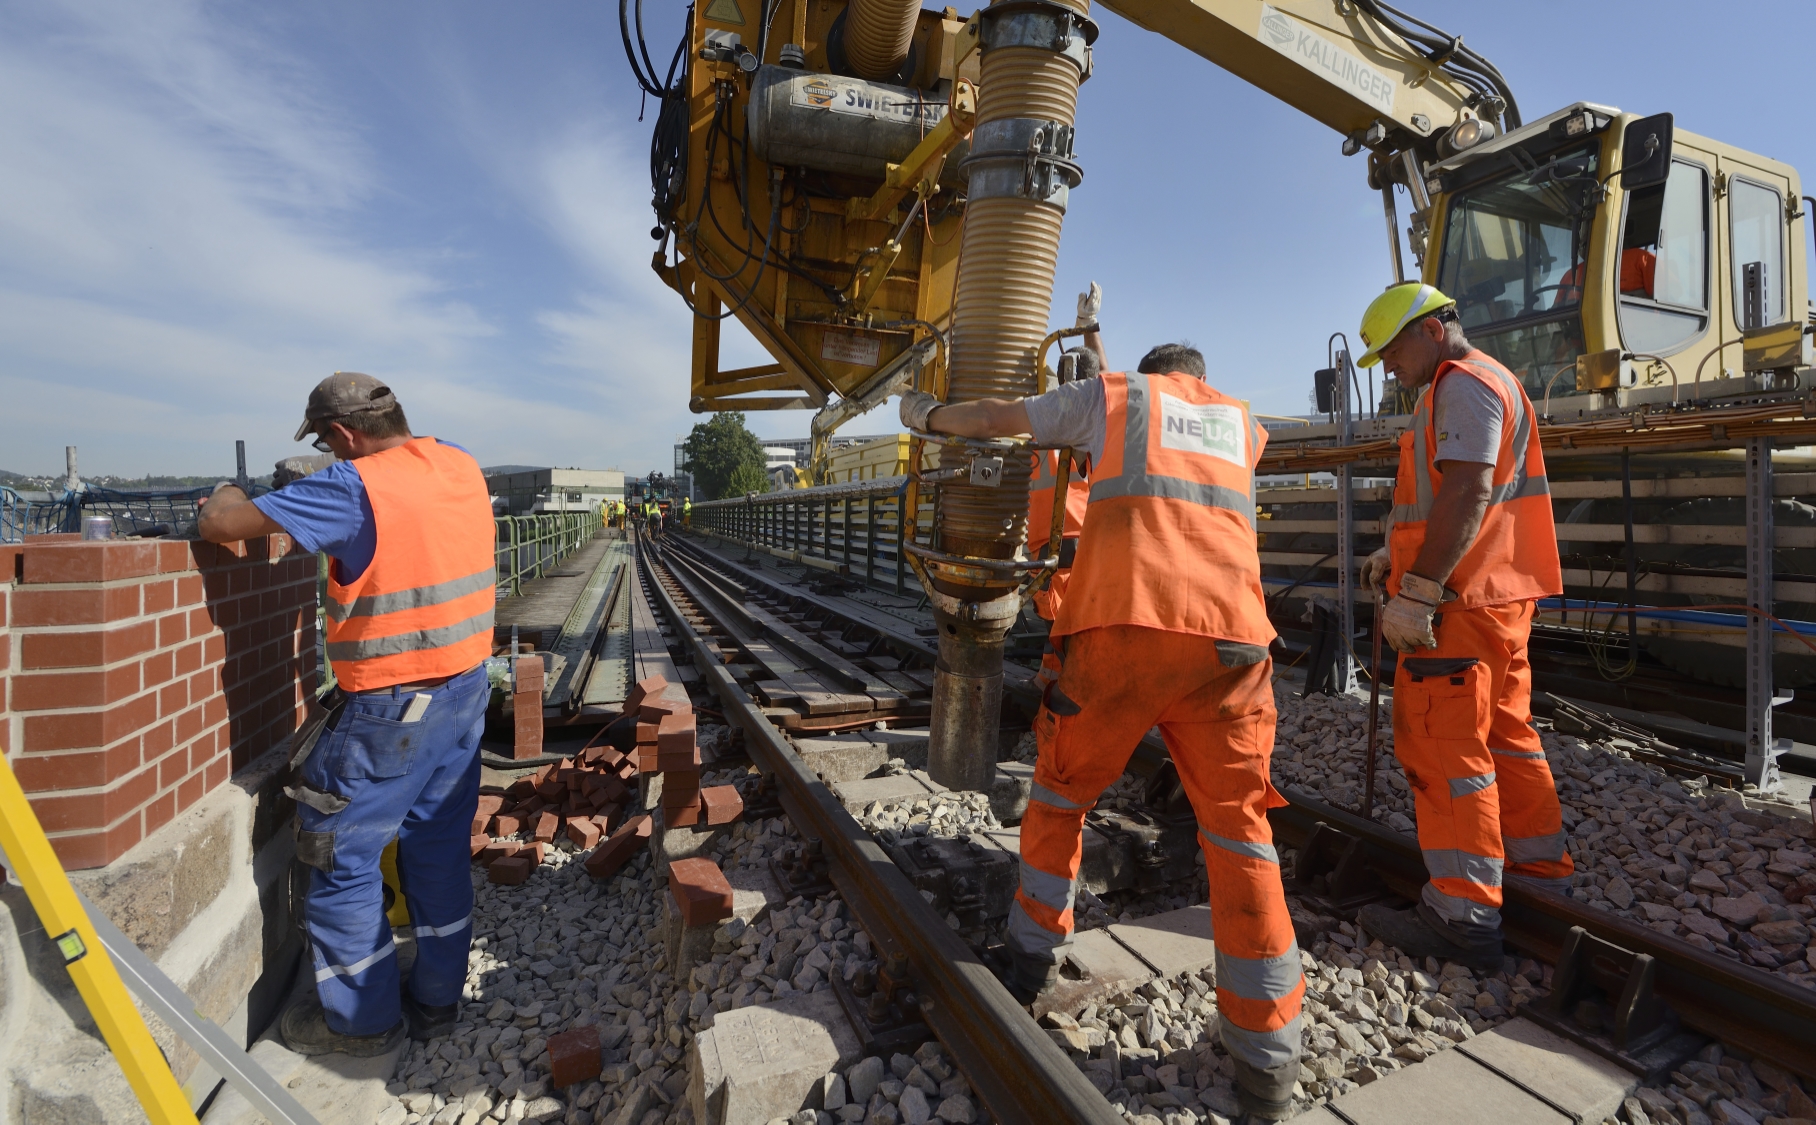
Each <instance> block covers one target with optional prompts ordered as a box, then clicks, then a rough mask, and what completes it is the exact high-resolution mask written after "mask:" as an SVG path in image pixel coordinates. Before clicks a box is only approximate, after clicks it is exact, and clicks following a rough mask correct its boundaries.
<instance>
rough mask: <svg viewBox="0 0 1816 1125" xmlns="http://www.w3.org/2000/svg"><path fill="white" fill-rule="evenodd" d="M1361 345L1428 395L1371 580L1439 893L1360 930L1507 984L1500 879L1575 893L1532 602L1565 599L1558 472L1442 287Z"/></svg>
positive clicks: (1410, 300)
mask: <svg viewBox="0 0 1816 1125" xmlns="http://www.w3.org/2000/svg"><path fill="white" fill-rule="evenodd" d="M1362 340H1363V342H1364V343H1365V344H1367V345H1368V351H1366V352H1365V353H1363V355H1362V359H1361V363H1362V366H1364V367H1371V366H1373V365H1375V364H1376V363H1385V364H1386V365H1387V371H1388V373H1389V374H1391V375H1394V376H1396V377H1397V378H1398V379H1399V381H1400V385H1401V386H1402V387H1407V388H1410V389H1413V390H1419V389H1421V388H1424V389H1425V390H1424V393H1423V394H1422V395H1420V396H1419V400H1418V405H1417V407H1416V408H1415V409H1414V411H1413V416H1412V424H1411V425H1410V426H1408V427H1407V430H1406V432H1405V433H1403V434H1402V435H1400V467H1399V475H1398V477H1397V478H1396V480H1395V482H1394V506H1393V526H1392V529H1391V531H1390V532H1389V535H1388V543H1387V546H1385V547H1383V548H1381V549H1380V550H1379V551H1376V552H1375V553H1374V555H1373V556H1371V557H1370V558H1369V559H1368V560H1367V563H1366V564H1365V566H1364V569H1363V579H1364V581H1365V582H1366V583H1367V584H1368V585H1369V586H1370V588H1371V589H1372V588H1376V587H1378V586H1380V584H1381V583H1382V581H1383V580H1385V582H1386V590H1387V593H1388V594H1390V595H1391V596H1392V600H1391V601H1390V602H1388V603H1387V607H1386V609H1385V610H1384V612H1383V613H1382V615H1381V622H1380V628H1381V636H1382V638H1383V639H1385V640H1386V641H1387V643H1388V644H1390V645H1392V646H1393V648H1394V651H1396V652H1399V653H1401V654H1402V656H1401V658H1400V666H1399V671H1398V672H1397V673H1396V674H1395V676H1394V718H1393V727H1394V754H1395V756H1396V757H1397V758H1399V760H1400V764H1401V766H1402V767H1404V768H1405V771H1406V780H1407V781H1408V782H1409V783H1410V784H1411V785H1412V789H1413V806H1414V811H1415V812H1416V813H1417V814H1418V827H1419V847H1420V849H1421V850H1422V851H1423V852H1424V854H1425V867H1426V871H1427V872H1428V874H1429V876H1430V879H1429V881H1428V882H1427V883H1426V884H1425V887H1424V889H1423V891H1422V892H1421V894H1420V898H1419V902H1418V904H1417V906H1416V907H1415V908H1414V909H1412V910H1408V911H1396V910H1393V909H1391V908H1389V907H1386V906H1381V905H1375V906H1368V907H1364V908H1363V909H1362V912H1361V916H1360V921H1361V923H1362V925H1363V926H1364V927H1365V928H1367V930H1368V932H1369V933H1371V934H1373V935H1374V936H1376V937H1379V938H1382V939H1383V940H1385V941H1387V942H1389V943H1390V944H1393V945H1396V946H1399V947H1400V949H1401V950H1403V951H1404V952H1406V953H1407V954H1409V955H1411V956H1413V957H1437V958H1440V959H1447V960H1452V961H1457V962H1459V963H1461V964H1465V965H1469V966H1470V967H1472V968H1476V969H1482V970H1493V969H1498V968H1500V967H1501V961H1502V949H1501V887H1502V883H1503V881H1504V880H1507V879H1513V878H1519V879H1522V880H1525V881H1527V882H1529V883H1530V884H1531V885H1534V886H1539V887H1542V888H1545V889H1549V890H1555V891H1562V892H1565V893H1567V892H1568V888H1569V886H1570V876H1571V873H1572V872H1573V870H1574V867H1573V865H1572V863H1571V861H1570V853H1569V851H1568V850H1567V849H1566V847H1565V839H1564V828H1563V821H1562V817H1561V813H1560V810H1559V808H1558V799H1557V789H1556V787H1555V785H1554V783H1553V782H1552V778H1551V769H1550V767H1549V766H1548V765H1547V764H1546V761H1545V752H1544V748H1543V747H1542V746H1541V745H1540V743H1539V736H1538V734H1537V733H1536V732H1535V731H1534V730H1533V729H1532V726H1531V723H1532V671H1531V668H1530V666H1529V665H1528V663H1527V657H1526V646H1527V642H1528V640H1529V639H1530V636H1531V632H1532V615H1533V607H1534V604H1535V602H1536V600H1537V599H1539V598H1542V597H1547V596H1549V595H1552V594H1557V593H1560V592H1561V591H1562V590H1563V577H1562V575H1561V573H1560V572H1559V566H1558V556H1557V535H1556V531H1555V529H1554V528H1553V526H1552V515H1551V496H1550V489H1549V487H1548V486H1547V483H1546V479H1545V457H1544V454H1543V452H1542V451H1541V450H1540V448H1539V433H1538V425H1537V421H1536V416H1535V414H1534V412H1533V409H1532V403H1531V401H1530V400H1529V399H1528V398H1527V397H1526V392H1525V390H1524V389H1523V388H1522V387H1521V386H1520V382H1519V380H1517V379H1515V378H1514V377H1513V376H1512V374H1510V373H1509V372H1508V370H1507V368H1505V367H1503V366H1502V365H1501V364H1500V363H1498V362H1496V361H1495V360H1494V359H1492V358H1490V357H1489V356H1488V355H1487V354H1485V353H1484V352H1482V351H1479V350H1478V349H1476V348H1475V347H1474V346H1472V345H1471V344H1470V342H1469V340H1468V338H1467V337H1466V336H1465V335H1464V334H1463V327H1462V325H1461V324H1460V323H1458V321H1457V315H1456V305H1455V304H1454V303H1453V302H1452V301H1451V300H1450V298H1449V297H1446V296H1445V295H1444V294H1443V293H1441V292H1439V291H1438V290H1437V289H1436V288H1435V287H1433V286H1430V285H1420V284H1417V283H1408V284H1405V285H1398V286H1395V287H1393V288H1391V289H1389V290H1387V292H1385V293H1383V294H1381V296H1379V297H1377V298H1376V299H1375V301H1374V303H1373V304H1371V305H1370V306H1369V308H1368V311H1367V313H1365V314H1364V316H1363V321H1362Z"/></svg>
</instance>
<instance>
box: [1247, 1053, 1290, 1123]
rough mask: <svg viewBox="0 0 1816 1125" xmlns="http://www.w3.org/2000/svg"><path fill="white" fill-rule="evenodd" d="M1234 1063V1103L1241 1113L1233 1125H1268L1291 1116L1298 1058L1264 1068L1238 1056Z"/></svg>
mask: <svg viewBox="0 0 1816 1125" xmlns="http://www.w3.org/2000/svg"><path fill="white" fill-rule="evenodd" d="M1230 1061H1231V1062H1232V1063H1234V1064H1236V1076H1235V1077H1236V1104H1237V1106H1238V1107H1240V1108H1241V1110H1242V1112H1241V1113H1240V1114H1238V1115H1237V1116H1236V1120H1235V1121H1234V1122H1233V1123H1232V1125H1267V1123H1268V1122H1273V1121H1285V1120H1287V1119H1288V1118H1290V1117H1292V1116H1294V1113H1293V1086H1294V1084H1296V1083H1297V1082H1298V1081H1299V1061H1298V1060H1297V1059H1295V1060H1293V1061H1292V1062H1290V1063H1282V1064H1280V1065H1279V1066H1273V1067H1269V1068H1267V1069H1266V1070H1263V1069H1261V1068H1260V1067H1258V1066H1253V1065H1250V1064H1249V1063H1245V1062H1243V1061H1242V1060H1241V1059H1231V1060H1230Z"/></svg>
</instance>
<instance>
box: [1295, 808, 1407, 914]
mask: <svg viewBox="0 0 1816 1125" xmlns="http://www.w3.org/2000/svg"><path fill="white" fill-rule="evenodd" d="M1293 882H1294V883H1296V884H1297V885H1298V886H1299V887H1301V888H1303V889H1304V890H1306V891H1309V892H1311V893H1312V894H1315V895H1319V896H1321V897H1323V898H1325V899H1328V900H1329V901H1330V904H1331V906H1332V908H1333V909H1335V910H1337V911H1338V912H1340V913H1344V914H1347V913H1350V912H1351V911H1354V910H1356V909H1358V908H1360V907H1362V906H1365V905H1367V904H1368V903H1371V902H1376V901H1379V900H1380V899H1381V898H1382V897H1383V895H1384V894H1385V888H1383V887H1382V885H1381V880H1380V879H1379V878H1378V877H1377V876H1376V875H1375V873H1374V872H1373V871H1371V870H1369V868H1368V862H1367V856H1366V855H1365V854H1364V852H1363V842H1362V839H1361V837H1359V836H1351V835H1349V834H1348V833H1346V832H1343V831H1340V830H1338V829H1336V828H1332V827H1331V826H1330V825H1328V824H1325V823H1323V822H1322V821H1320V822H1319V823H1318V824H1316V825H1314V826H1313V827H1312V831H1311V835H1309V836H1307V837H1306V838H1305V845H1304V846H1303V847H1301V848H1300V849H1299V856H1298V858H1297V859H1296V860H1295V861H1294V863H1293Z"/></svg>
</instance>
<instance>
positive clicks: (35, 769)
mask: <svg viewBox="0 0 1816 1125" xmlns="http://www.w3.org/2000/svg"><path fill="white" fill-rule="evenodd" d="M9 764H10V765H11V766H12V767H13V773H14V774H15V775H16V776H17V777H18V778H19V785H20V787H21V788H23V789H24V790H25V791H26V792H27V793H51V792H55V791H57V790H60V789H99V788H101V787H103V786H105V785H108V784H110V783H111V782H112V781H113V780H114V779H115V778H120V777H125V776H126V775H127V774H129V773H131V772H132V771H134V770H136V769H138V768H139V739H138V738H137V737H133V738H128V739H126V740H125V741H123V742H121V743H119V744H118V745H115V746H110V747H108V748H107V749H105V750H88V751H82V752H77V753H66V754H20V755H18V756H16V757H14V758H13V759H12V760H11V762H10V763H9Z"/></svg>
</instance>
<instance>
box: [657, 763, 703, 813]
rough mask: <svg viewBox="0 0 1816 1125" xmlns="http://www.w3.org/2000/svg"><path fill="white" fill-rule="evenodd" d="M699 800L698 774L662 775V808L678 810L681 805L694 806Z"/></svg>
mask: <svg viewBox="0 0 1816 1125" xmlns="http://www.w3.org/2000/svg"><path fill="white" fill-rule="evenodd" d="M699 800H700V775H699V774H697V773H693V772H691V771H689V772H682V773H665V774H663V775H662V804H663V805H664V806H666V807H668V808H672V809H678V808H680V807H682V806H683V805H692V804H695V803H697V802H698V801H699Z"/></svg>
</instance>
